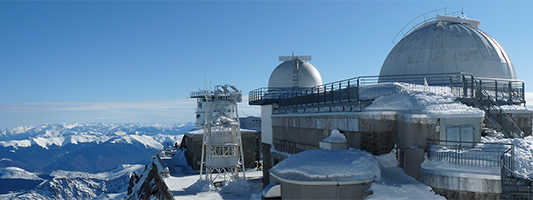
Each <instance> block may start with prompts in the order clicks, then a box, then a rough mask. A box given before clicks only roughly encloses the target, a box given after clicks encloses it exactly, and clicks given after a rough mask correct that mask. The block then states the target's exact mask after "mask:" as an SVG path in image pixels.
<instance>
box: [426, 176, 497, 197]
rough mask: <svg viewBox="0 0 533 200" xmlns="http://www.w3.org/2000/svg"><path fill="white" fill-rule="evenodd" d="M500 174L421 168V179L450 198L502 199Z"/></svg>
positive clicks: (437, 191)
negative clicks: (451, 171) (450, 171)
mask: <svg viewBox="0 0 533 200" xmlns="http://www.w3.org/2000/svg"><path fill="white" fill-rule="evenodd" d="M500 179H501V177H500V175H488V174H487V175H484V174H468V173H455V174H453V173H446V172H440V171H435V170H427V169H421V173H420V181H421V182H422V183H424V184H426V185H429V186H431V187H432V188H433V190H434V191H435V192H436V193H438V194H440V195H443V196H445V197H446V198H448V199H501V192H502V190H501V180H500Z"/></svg>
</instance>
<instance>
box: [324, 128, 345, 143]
mask: <svg viewBox="0 0 533 200" xmlns="http://www.w3.org/2000/svg"><path fill="white" fill-rule="evenodd" d="M322 142H329V143H346V142H348V141H347V140H346V136H345V135H343V134H341V133H340V131H339V129H334V130H332V131H331V135H329V136H328V137H327V138H325V139H324V140H322Z"/></svg>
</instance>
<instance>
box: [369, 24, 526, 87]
mask: <svg viewBox="0 0 533 200" xmlns="http://www.w3.org/2000/svg"><path fill="white" fill-rule="evenodd" d="M478 24H479V21H477V20H472V19H466V18H462V17H450V16H438V17H437V20H435V21H433V22H430V23H428V24H426V25H422V26H420V27H418V28H417V29H415V30H414V31H412V32H411V33H410V34H408V35H407V36H405V37H404V38H402V40H400V42H398V43H397V44H396V45H395V46H394V48H393V49H392V50H391V51H390V53H389V55H388V56H387V58H386V59H385V61H384V63H383V66H382V67H381V72H380V74H379V75H380V76H385V75H410V74H435V73H457V72H465V73H471V74H472V75H474V76H475V77H487V78H505V79H516V73H515V70H514V67H513V63H512V62H511V59H509V56H508V55H507V53H506V52H505V50H504V49H503V47H502V46H501V45H500V44H499V43H498V42H497V41H496V40H495V39H494V38H492V37H491V36H489V35H488V34H486V33H485V32H483V31H481V30H479V29H478V28H477V25H478Z"/></svg>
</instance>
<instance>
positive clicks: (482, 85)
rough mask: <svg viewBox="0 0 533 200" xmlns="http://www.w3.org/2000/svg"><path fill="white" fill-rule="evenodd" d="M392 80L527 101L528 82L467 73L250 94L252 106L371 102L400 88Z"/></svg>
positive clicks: (514, 101) (367, 79)
mask: <svg viewBox="0 0 533 200" xmlns="http://www.w3.org/2000/svg"><path fill="white" fill-rule="evenodd" d="M391 82H405V83H411V84H418V85H426V84H427V85H429V86H440V87H427V90H428V92H432V91H431V90H442V87H446V88H449V91H450V92H451V93H452V95H454V96H455V97H456V98H458V99H464V100H469V99H471V100H472V103H474V101H473V99H474V98H476V97H477V94H478V93H477V92H476V91H477V90H482V91H485V93H486V94H489V96H490V98H492V100H494V101H496V102H498V103H499V104H522V103H525V96H524V82H523V81H521V80H510V79H493V78H474V77H473V76H472V75H470V74H466V73H450V74H413V75H395V76H361V77H355V78H351V79H346V80H342V81H337V82H332V83H327V84H323V85H320V86H316V87H310V88H259V89H256V90H252V91H250V93H249V104H250V105H268V104H278V105H280V106H296V105H304V106H309V105H323V104H335V103H346V102H359V101H371V100H374V99H375V98H377V97H380V96H385V95H390V94H394V93H397V92H399V91H400V88H399V86H397V85H394V84H390V83H391Z"/></svg>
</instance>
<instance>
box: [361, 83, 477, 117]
mask: <svg viewBox="0 0 533 200" xmlns="http://www.w3.org/2000/svg"><path fill="white" fill-rule="evenodd" d="M381 84H392V85H394V86H395V87H397V88H399V92H397V93H394V94H391V95H386V96H381V97H378V98H377V99H376V100H374V102H372V104H371V105H370V106H368V107H366V108H365V111H384V110H388V111H400V112H402V113H410V114H413V113H418V114H428V115H431V116H435V117H446V116H448V117H452V116H461V115H462V116H464V115H468V116H474V117H483V116H484V112H483V111H482V110H480V109H477V108H474V107H470V106H467V105H465V104H463V103H461V102H459V101H456V100H455V99H456V98H455V97H454V96H453V94H452V92H451V89H450V88H449V87H442V86H424V85H416V84H409V83H381Z"/></svg>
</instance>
